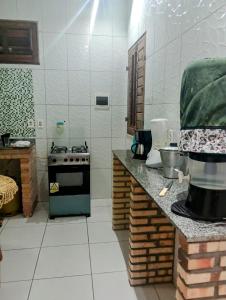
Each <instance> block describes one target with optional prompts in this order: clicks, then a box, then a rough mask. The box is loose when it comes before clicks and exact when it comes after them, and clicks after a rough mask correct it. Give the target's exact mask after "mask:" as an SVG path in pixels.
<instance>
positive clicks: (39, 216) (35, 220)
mask: <svg viewBox="0 0 226 300" xmlns="http://www.w3.org/2000/svg"><path fill="white" fill-rule="evenodd" d="M47 219H48V212H47V211H45V210H44V209H42V210H41V209H38V210H35V212H34V214H33V216H32V217H31V218H24V216H23V215H22V214H20V215H17V216H14V217H11V218H9V221H8V222H7V224H6V225H7V226H6V227H18V226H25V225H29V226H37V225H45V224H46V222H47Z"/></svg>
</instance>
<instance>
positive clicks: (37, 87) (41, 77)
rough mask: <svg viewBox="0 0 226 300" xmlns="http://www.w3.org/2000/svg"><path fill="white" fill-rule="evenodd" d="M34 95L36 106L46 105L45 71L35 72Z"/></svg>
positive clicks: (33, 74) (33, 75)
mask: <svg viewBox="0 0 226 300" xmlns="http://www.w3.org/2000/svg"><path fill="white" fill-rule="evenodd" d="M32 78H33V95H34V103H35V104H45V103H46V100H45V73H44V70H33V71H32Z"/></svg>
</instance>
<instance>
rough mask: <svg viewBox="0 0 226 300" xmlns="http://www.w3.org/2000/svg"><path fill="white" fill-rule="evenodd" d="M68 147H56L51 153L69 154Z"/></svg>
mask: <svg viewBox="0 0 226 300" xmlns="http://www.w3.org/2000/svg"><path fill="white" fill-rule="evenodd" d="M67 150H68V149H67V147H66V146H54V145H52V147H51V153H67Z"/></svg>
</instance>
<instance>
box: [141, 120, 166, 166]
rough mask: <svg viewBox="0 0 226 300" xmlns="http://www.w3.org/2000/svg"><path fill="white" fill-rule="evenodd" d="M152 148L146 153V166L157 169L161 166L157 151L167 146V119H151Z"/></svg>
mask: <svg viewBox="0 0 226 300" xmlns="http://www.w3.org/2000/svg"><path fill="white" fill-rule="evenodd" d="M150 123H151V133H152V148H151V151H150V152H149V153H148V157H147V160H146V166H147V167H150V168H159V167H161V166H162V161H161V156H160V152H159V149H161V148H164V147H165V146H167V145H168V120H167V119H152V120H151V121H150Z"/></svg>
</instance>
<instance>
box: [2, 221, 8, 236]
mask: <svg viewBox="0 0 226 300" xmlns="http://www.w3.org/2000/svg"><path fill="white" fill-rule="evenodd" d="M7 222H8V218H4V220H3V222H2V226H1V227H0V233H1V231H2V230H3V228H4V227H5V225H6V224H7Z"/></svg>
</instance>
